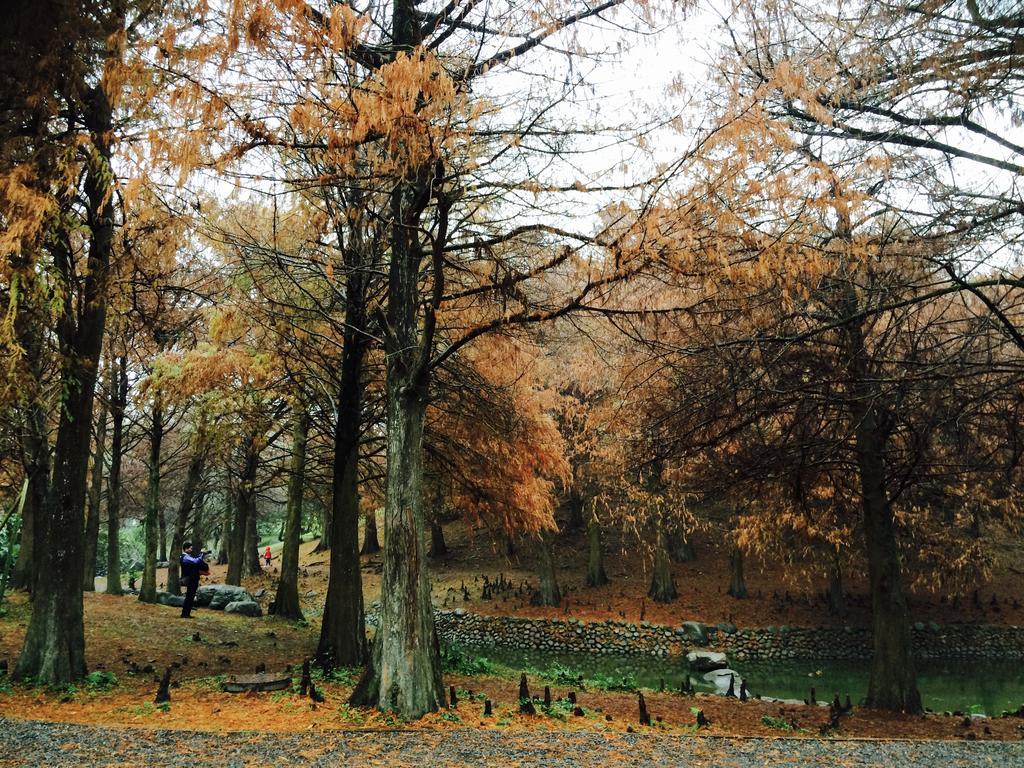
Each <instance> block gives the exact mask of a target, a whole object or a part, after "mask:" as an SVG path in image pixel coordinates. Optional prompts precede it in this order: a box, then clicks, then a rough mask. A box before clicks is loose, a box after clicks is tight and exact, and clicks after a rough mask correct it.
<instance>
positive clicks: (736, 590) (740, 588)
mask: <svg viewBox="0 0 1024 768" xmlns="http://www.w3.org/2000/svg"><path fill="white" fill-rule="evenodd" d="M728 594H730V595H732V596H733V597H735V598H736V599H737V600H742V599H744V598H745V597H746V596H747V581H746V579H744V578H743V550H742V549H740V548H739V547H738V546H737V545H735V544H733V547H732V551H731V552H730V553H729V592H728Z"/></svg>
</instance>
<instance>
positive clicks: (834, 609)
mask: <svg viewBox="0 0 1024 768" xmlns="http://www.w3.org/2000/svg"><path fill="white" fill-rule="evenodd" d="M828 612H829V613H830V614H832V615H833V616H839V617H843V616H846V597H845V596H844V595H843V566H842V560H841V559H840V556H839V552H836V553H835V554H834V555H833V557H832V562H831V563H830V564H829V569H828Z"/></svg>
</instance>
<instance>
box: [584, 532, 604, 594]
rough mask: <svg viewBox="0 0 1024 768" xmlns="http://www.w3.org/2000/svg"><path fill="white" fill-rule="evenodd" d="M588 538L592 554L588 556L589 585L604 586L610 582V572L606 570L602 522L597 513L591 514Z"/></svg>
mask: <svg viewBox="0 0 1024 768" xmlns="http://www.w3.org/2000/svg"><path fill="white" fill-rule="evenodd" d="M587 540H588V542H589V544H590V554H589V557H588V558H587V586H588V587H603V586H604V585H605V584H607V583H608V574H607V573H605V570H604V549H603V547H602V546H601V523H600V522H599V521H598V519H597V515H591V516H590V522H589V523H588V524H587Z"/></svg>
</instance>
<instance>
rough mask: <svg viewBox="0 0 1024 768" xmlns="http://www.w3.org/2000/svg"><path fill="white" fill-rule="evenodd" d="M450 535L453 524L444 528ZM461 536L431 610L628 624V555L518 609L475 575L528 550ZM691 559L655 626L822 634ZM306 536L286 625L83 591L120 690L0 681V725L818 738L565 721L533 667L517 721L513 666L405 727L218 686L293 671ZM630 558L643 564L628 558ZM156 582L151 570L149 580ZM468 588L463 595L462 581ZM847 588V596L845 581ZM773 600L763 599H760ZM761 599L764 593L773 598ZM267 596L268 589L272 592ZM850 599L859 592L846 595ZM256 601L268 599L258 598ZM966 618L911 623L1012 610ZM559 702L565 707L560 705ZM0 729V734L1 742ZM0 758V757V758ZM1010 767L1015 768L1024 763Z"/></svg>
mask: <svg viewBox="0 0 1024 768" xmlns="http://www.w3.org/2000/svg"><path fill="white" fill-rule="evenodd" d="M452 527H455V526H452ZM469 536H470V534H469V532H465V531H463V532H459V533H455V534H454V535H452V534H449V544H450V546H451V553H450V554H449V556H448V557H447V558H445V559H443V560H442V561H440V562H439V563H435V566H434V569H433V574H432V575H433V580H434V595H435V600H436V602H437V604H438V605H443V604H448V605H458V606H462V607H466V608H467V609H468V610H472V611H480V612H484V613H510V614H517V615H565V612H566V608H568V611H569V614H570V615H572V616H574V617H576V618H583V619H603V618H621V617H622V615H623V614H625V618H627V619H629V620H633V621H635V620H638V619H639V618H640V615H639V611H640V610H641V607H640V606H641V600H642V598H641V596H642V595H643V594H644V592H645V589H646V585H645V581H646V576H645V574H644V573H643V569H642V568H635V569H630V568H629V567H628V565H629V563H630V562H631V561H632V560H631V558H632V557H633V556H632V555H630V553H628V552H626V553H623V552H621V551H617V550H615V549H613V550H612V552H613V555H612V556H611V557H610V558H609V563H608V567H609V571H610V573H609V575H610V576H611V577H612V579H613V581H612V584H611V585H610V586H608V587H606V588H603V589H602V590H595V591H590V590H586V589H585V588H584V587H582V585H581V581H582V576H581V572H582V569H583V566H584V563H583V562H582V558H581V556H580V555H579V553H580V551H581V550H582V547H581V546H580V545H579V542H578V540H577V541H576V543H575V544H574V542H573V539H572V538H571V537H565V538H563V539H562V540H561V541H560V542H559V543H558V545H557V547H558V549H560V550H561V551H559V552H556V562H562V563H565V564H567V565H566V566H564V567H563V568H562V570H560V572H559V578H560V581H561V583H562V586H563V590H565V591H566V593H567V595H568V601H569V602H568V603H567V604H564V605H563V606H561V607H559V608H551V609H537V608H533V607H530V606H529V605H528V600H527V598H526V591H525V590H524V592H523V595H522V596H516V593H515V591H511V592H510V593H507V595H506V597H505V599H496V600H482V599H480V587H481V585H482V579H483V577H484V576H485V575H486V576H487V577H488V578H491V579H495V578H497V577H498V574H499V573H501V574H503V576H504V578H505V579H507V580H511V581H513V582H526V581H531V582H534V583H535V582H536V576H535V575H534V574H533V571H532V565H533V563H532V558H531V557H529V556H528V554H526V553H524V554H523V555H522V556H521V559H520V560H519V561H518V562H507V561H505V562H502V560H503V558H502V557H499V556H497V555H495V554H494V553H490V554H488V551H487V549H486V547H485V546H483V545H482V543H481V542H479V541H478V542H475V544H474V543H473V542H472V540H471V539H470V538H469ZM696 543H697V547H698V559H697V560H696V561H695V562H692V563H685V564H680V565H677V566H676V580H677V584H678V585H679V589H680V598H679V600H678V601H677V602H675V603H671V604H669V605H667V606H659V605H657V604H653V603H651V602H650V601H644V602H643V606H644V608H643V610H645V611H646V616H645V618H646V619H647V620H649V621H654V622H661V623H666V624H672V623H676V622H678V621H680V620H682V619H699V620H704V621H708V622H714V621H718V620H725V619H729V620H732V621H734V622H735V623H737V624H739V625H740V626H759V625H765V624H783V623H788V624H791V625H794V626H814V625H821V624H832V623H835V620H834V619H833V618H832V617H829V616H828V615H827V612H826V611H824V610H823V607H822V606H820V605H818V604H816V603H815V602H814V601H813V600H811V599H809V598H808V597H807V596H806V595H807V594H809V591H810V589H809V588H806V587H805V589H804V590H801V589H800V587H799V585H790V599H789V601H787V600H786V597H785V592H786V589H787V587H786V583H785V582H784V581H783V580H782V578H781V574H780V573H779V572H774V573H773V572H771V571H770V570H767V569H764V570H760V569H757V568H750V569H749V570H750V572H749V574H748V585H749V587H750V589H751V594H752V597H751V598H749V599H747V600H741V601H738V600H733V599H732V598H729V597H727V596H725V595H724V594H723V593H724V588H722V587H721V585H724V584H725V583H726V579H727V567H726V565H725V563H727V557H726V556H725V554H724V552H722V551H719V550H717V549H716V548H715V546H714V544H713V543H712V542H711V541H708V540H703V541H702V540H699V539H698V541H697V542H696ZM314 545H315V542H307V543H304V544H303V546H302V557H301V561H302V573H303V575H302V577H301V580H300V588H301V593H302V594H303V596H304V597H303V607H304V610H305V611H306V616H307V619H308V623H301V622H287V621H283V620H279V619H276V618H273V617H263V618H259V619H250V618H245V617H241V616H237V615H229V614H224V613H222V612H219V611H210V610H205V609H199V610H197V611H196V612H195V614H194V618H193V619H191V620H182V619H180V618H179V616H178V613H179V611H178V609H174V608H169V607H165V606H161V605H146V604H142V603H139V602H138V601H137V600H136V599H135V598H134V597H132V596H127V597H114V596H109V595H106V594H102V593H87V594H86V595H85V626H86V652H87V660H88V666H89V669H90V670H91V671H108V672H111V673H113V674H114V675H116V677H117V684H116V685H114V686H113V687H110V688H106V687H104V685H103V681H102V680H97V681H96V682H94V683H85V684H83V685H80V686H77V687H75V688H69V689H67V690H61V691H52V690H47V689H43V688H34V687H26V686H20V685H11V684H7V683H6V682H5V680H6V678H4V677H3V676H0V717H6V718H12V719H18V720H25V721H37V720H38V721H51V722H52V721H60V722H66V723H79V724H93V725H104V726H141V727H145V728H162V729H192V728H195V729H199V730H208V731H216V732H235V731H252V730H258V731H275V732H276V731H290V732H295V731H318V732H319V731H321V730H332V729H371V730H372V729H382V728H383V729H395V728H401V729H412V730H414V731H415V730H424V731H436V730H442V731H444V730H448V729H452V728H461V727H466V726H471V727H472V728H474V729H478V730H484V731H499V732H502V733H521V732H527V731H530V732H532V731H545V732H546V731H571V732H579V731H587V732H600V733H607V734H623V733H628V732H630V731H637V732H644V733H655V734H665V735H693V734H699V735H701V736H707V735H710V736H729V735H735V736H763V737H779V736H787V737H788V736H795V737H800V738H806V737H819V736H820V734H821V729H822V726H823V725H824V724H825V722H826V720H827V709H825V708H823V707H820V706H807V705H780V704H779V703H777V702H775V703H772V702H767V701H749V702H746V703H742V702H739V701H737V700H735V699H732V700H730V699H725V698H722V697H716V696H711V695H703V694H698V695H697V696H682V695H679V694H675V693H668V692H665V693H659V692H656V691H645V692H644V696H645V698H646V702H647V706H648V708H649V710H650V712H651V715H652V717H653V718H654V723H653V725H651V726H643V727H642V726H639V725H638V724H637V720H638V718H637V712H638V704H637V695H636V693H635V692H622V691H618V692H617V691H604V690H585V691H584V690H578V691H577V694H578V696H579V704H580V706H581V707H582V709H583V711H584V715H583V716H573V715H572V713H571V712H572V708H571V707H569V706H568V704H567V702H566V701H565V700H564V697H565V696H566V694H567V693H568V690H567V688H566V686H565V685H561V684H559V682H558V681H557V680H554V679H544V677H542V676H540V673H533V675H532V676H531V679H530V685H531V689H532V692H533V693H534V694H535V695H539V694H540V693H541V692H542V691H543V688H544V686H545V685H547V686H550V687H551V689H552V692H553V697H554V699H555V703H554V704H553V705H552V707H550V708H549V709H546V710H545V709H544V708H543V707H540V706H539V705H538V714H536V715H529V714H520V712H519V705H518V684H519V675H518V670H504V671H501V670H498V671H494V672H492V673H490V674H484V675H472V676H467V675H457V674H453V673H449V674H446V676H445V685H446V686H453V687H454V688H455V689H456V691H457V692H458V696H459V698H460V700H461V701H460V704H459V706H458V707H457V708H456V709H450V710H445V711H442V712H439V713H435V714H433V715H429V716H427V717H425V718H423V719H422V720H420V721H417V722H416V723H402V722H399V721H398V720H396V719H395V718H393V717H391V716H389V715H384V714H381V713H378V712H375V711H372V710H368V709H360V708H354V707H349V706H348V705H347V703H346V702H347V699H348V695H349V693H350V691H351V689H352V686H353V685H354V682H355V677H354V676H355V674H356V673H355V672H354V671H345V670H340V671H339V672H337V673H335V674H334V675H333V676H332V677H330V678H327V679H325V678H323V677H322V676H321V677H319V678H318V679H317V680H316V685H317V687H318V689H319V690H321V691H322V692H323V693H324V696H325V701H324V702H323V703H320V704H316V703H314V702H311V701H310V700H309V699H308V698H303V697H301V696H300V695H299V694H298V692H297V691H296V690H295V689H293V690H285V691H280V692H275V693H260V694H230V693H226V692H223V691H222V690H221V689H220V683H221V681H222V680H223V676H224V675H226V674H231V673H249V672H252V671H254V670H255V668H256V666H257V665H260V664H263V665H265V666H266V668H267V669H268V670H270V671H275V672H276V671H282V670H285V669H286V668H291V669H292V670H295V669H297V665H298V664H300V663H301V662H302V660H303V659H305V658H308V657H309V656H310V655H311V654H312V653H313V651H314V649H315V647H316V641H317V637H318V635H319V617H320V615H321V612H322V607H323V600H324V596H325V594H326V576H327V565H328V558H329V555H328V553H315V552H312V549H313V547H314ZM638 559H639V557H638ZM222 569H223V566H215V567H214V569H213V574H212V575H211V578H210V580H211V581H213V582H217V581H221V580H222V579H223V574H222V573H221V570H222ZM275 570H276V569H275V568H274V567H272V568H271V569H269V570H268V571H265V572H263V573H261V574H260V575H259V576H254V577H250V578H249V579H247V580H246V586H247V587H248V588H249V589H250V591H255V590H256V589H258V588H259V587H264V588H267V589H268V590H270V591H271V593H272V587H273V584H274V580H275ZM378 571H379V557H369V558H364V585H365V591H366V599H367V604H368V605H372V603H373V602H374V601H375V600H376V599H377V596H378V594H379V576H378ZM1015 576H1016V575H1015V574H1013V573H1012V572H1010V573H1007V574H1004V575H1002V576H1000V577H999V578H997V579H996V580H994V581H993V582H992V583H991V584H989V585H986V587H985V593H984V594H985V595H986V596H987V595H988V594H989V592H988V590H989V589H992V590H995V591H997V592H998V593H999V594H1007V595H1009V594H1014V595H1018V594H1020V592H1019V586H1020V585H1019V582H1015V581H1014V578H1015ZM160 578H161V579H162V578H163V574H161V575H160ZM463 583H465V584H466V585H467V588H469V591H470V595H471V597H470V600H469V601H464V600H463V598H462V594H461V589H460V588H461V585H462V584H463ZM854 589H856V587H854ZM769 590H771V592H769ZM771 593H776V594H777V595H778V597H777V598H776V597H774V596H773V595H772V594H771ZM269 596H270V595H269V594H268V597H269ZM854 599H855V600H856V592H854ZM9 600H10V601H9V602H8V603H7V604H6V606H5V607H6V609H7V613H6V615H5V616H3V617H0V664H2V663H3V662H7V664H8V665H9V666H10V667H12V668H13V665H14V662H15V660H16V658H17V654H18V652H19V650H20V647H21V644H22V642H23V639H24V633H25V628H26V627H27V624H28V619H29V613H30V604H29V603H28V601H27V599H26V597H25V595H23V594H14V595H10V596H9ZM265 602H266V598H264V603H265ZM987 602H988V600H984V601H982V603H983V605H982V608H980V609H979V608H977V607H975V606H973V605H972V604H971V602H970V601H964V602H962V603H961V604H960V605H959V607H958V608H956V609H954V607H953V605H952V604H951V603H949V602H948V601H947V603H945V604H942V603H941V602H939V601H937V600H935V599H929V598H928V597H927V596H918V597H915V598H914V601H913V606H914V610H915V618H918V617H921V618H922V619H925V620H927V619H932V618H934V619H936V620H938V621H945V622H950V621H986V622H993V623H995V622H999V621H1005V622H1011V621H1021V620H1024V615H1022V616H1020V618H1018V617H1017V614H1016V613H1014V611H1013V609H1012V608H1011V607H1010V606H1006V607H1003V605H1002V601H1001V599H1000V600H999V603H1000V610H999V611H998V612H996V611H994V610H991V609H989V610H986V609H985V603H987ZM866 619H867V614H866V608H865V607H863V606H861V605H859V604H857V603H856V602H855V603H854V605H853V606H852V608H851V613H850V615H849V616H848V617H847V618H846V619H844V620H843V621H844V622H847V623H853V624H857V623H863V622H865V621H866ZM171 665H174V666H175V669H174V673H173V681H174V686H175V687H174V688H172V691H171V697H172V700H171V703H170V704H169V705H165V706H158V705H156V704H154V703H153V699H154V696H155V693H156V687H157V680H158V678H159V675H160V673H162V672H163V670H164V669H165V668H166V667H168V666H171ZM560 698H562V699H563V700H562V701H559V699H560ZM484 699H491V700H492V701H493V702H494V714H493V715H492V716H491V717H484V716H483V715H482V710H483V701H484ZM697 708H699V709H701V710H702V711H703V712H704V714H705V716H706V717H707V718H708V719H709V720H710V725H709V726H708V727H705V728H702V729H699V731H698V729H697V728H696V724H695V720H696V718H695V709H697ZM2 730H3V729H2V728H0V732H2ZM834 736H839V737H845V738H873V737H881V736H884V737H887V738H893V737H897V738H909V739H926V740H930V739H940V740H950V739H957V740H960V739H963V740H968V739H969V740H1020V739H1021V738H1022V737H1024V720H1022V719H1020V718H1017V717H1005V718H988V719H974V720H972V719H969V718H968V719H965V718H964V717H963V716H943V715H939V714H929V715H927V716H922V717H917V716H915V717H911V716H900V715H893V714H891V713H883V712H876V711H872V710H867V709H861V708H856V709H854V711H853V712H852V713H851V714H850V715H847V716H844V717H843V718H842V720H841V724H840V728H839V730H838V732H835V733H833V734H831V737H834ZM0 754H2V751H0ZM1021 764H1024V761H1022V763H1021Z"/></svg>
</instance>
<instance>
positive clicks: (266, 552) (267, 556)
mask: <svg viewBox="0 0 1024 768" xmlns="http://www.w3.org/2000/svg"><path fill="white" fill-rule="evenodd" d="M263 559H264V560H266V561H267V568H269V567H270V561H271V559H272V558H271V556H270V547H267V548H266V550H265V551H264V552H263Z"/></svg>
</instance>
